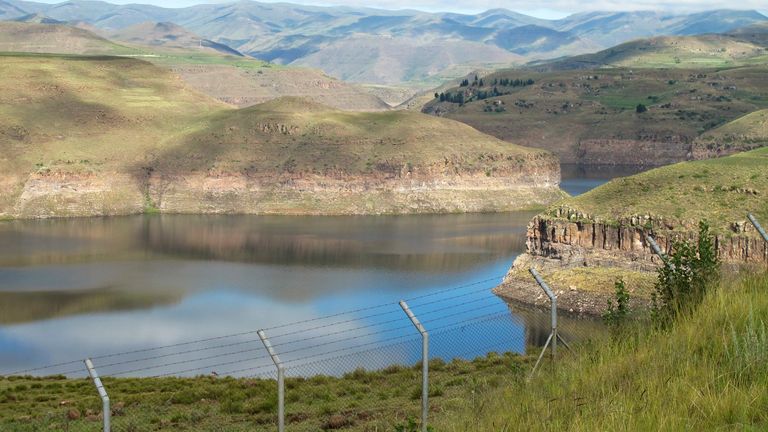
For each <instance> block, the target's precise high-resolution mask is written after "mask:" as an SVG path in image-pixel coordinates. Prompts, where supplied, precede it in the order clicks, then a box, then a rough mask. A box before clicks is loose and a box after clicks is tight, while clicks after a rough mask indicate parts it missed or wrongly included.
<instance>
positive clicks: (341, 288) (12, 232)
mask: <svg viewBox="0 0 768 432" xmlns="http://www.w3.org/2000/svg"><path fill="white" fill-rule="evenodd" d="M583 177H588V176H583ZM587 181H588V182H590V183H585V182H587ZM604 181H605V179H602V180H601V179H597V178H589V179H585V178H578V174H577V175H576V176H575V177H570V178H569V177H566V181H565V182H564V188H565V189H566V190H570V191H571V193H573V191H579V190H584V189H586V188H588V187H589V185H590V184H594V185H596V184H599V183H601V182H604ZM532 216H533V214H532V213H527V212H516V213H507V214H470V215H439V216H393V217H258V216H136V217H122V218H92V219H71V220H44V221H12V222H2V223H0V373H3V372H4V373H11V372H17V371H21V370H25V369H28V368H32V367H35V366H39V365H48V364H55V363H60V362H67V361H69V360H73V359H81V358H84V357H86V356H97V357H98V356H100V355H104V354H110V353H115V352H126V351H134V350H145V349H147V348H152V347H161V346H167V345H176V344H184V345H179V346H173V347H168V348H162V349H157V350H151V351H142V352H138V353H133V354H126V355H123V356H119V357H107V358H103V359H98V360H97V362H96V363H97V365H99V364H101V365H102V368H103V369H102V374H106V375H111V374H115V375H123V376H153V375H158V374H180V375H194V374H200V373H210V372H212V371H216V372H217V373H220V374H223V373H232V374H233V375H248V374H258V373H259V371H261V370H263V369H262V368H264V367H268V366H269V364H268V360H264V359H263V353H262V352H259V350H261V349H262V347H261V344H260V342H259V340H258V338H257V337H256V335H255V333H254V331H255V330H256V329H260V328H267V329H270V330H269V331H268V332H269V334H271V335H272V336H273V337H274V339H275V340H274V341H273V343H275V344H277V345H279V346H280V349H279V351H281V352H283V353H284V354H283V360H284V361H287V362H291V361H295V362H297V364H298V363H299V362H302V363H306V362H307V361H309V360H304V359H312V358H316V359H319V360H322V359H328V358H330V357H331V356H339V355H343V354H345V353H347V354H348V353H351V352H359V351H363V350H365V349H367V347H370V348H376V347H380V346H382V345H387V346H391V350H390V351H387V354H386V355H382V354H381V352H378V353H369V354H367V357H366V355H365V354H361V355H357V356H356V357H355V358H354V359H347V361H346V363H343V362H340V361H334V362H326V363H327V364H324V365H319V366H317V368H319V370H315V369H313V370H305V371H304V372H302V373H307V374H309V373H337V372H340V371H344V370H348V369H350V368H353V367H357V366H365V365H368V366H371V365H378V364H379V363H381V365H385V364H388V363H395V362H405V363H407V362H412V361H415V360H416V359H417V357H418V349H416V348H413V349H411V348H412V347H411V345H413V344H417V343H418V341H417V340H415V339H414V336H415V335H416V334H415V333H414V330H413V328H412V327H410V323H409V322H408V321H405V320H404V319H403V313H402V311H401V310H400V309H399V307H398V306H397V305H396V303H395V302H396V301H397V300H399V299H403V298H404V299H409V304H411V307H412V309H413V310H414V311H415V312H416V313H417V315H419V316H420V317H422V320H423V321H425V325H426V326H427V327H428V328H429V329H430V330H433V331H435V333H437V334H436V337H435V338H434V339H433V344H434V345H433V350H432V351H433V354H434V355H436V356H444V357H452V356H458V355H463V353H464V351H466V355H467V356H469V355H474V354H477V353H478V352H479V351H482V350H492V349H497V350H517V351H523V350H524V349H525V346H526V344H531V343H536V342H537V340H538V339H540V338H541V337H542V331H540V329H539V328H538V327H537V325H536V324H532V322H533V321H536V320H533V321H532V320H531V319H529V318H526V317H523V316H515V315H512V314H511V313H510V312H509V308H508V307H507V305H505V304H504V303H503V302H502V301H501V300H499V299H498V298H496V297H495V296H493V295H492V294H490V291H489V290H490V288H491V287H493V286H495V285H497V284H498V283H499V282H500V280H501V278H502V277H503V275H504V273H505V272H506V271H507V269H508V268H509V266H510V264H511V263H512V261H513V260H514V258H515V257H516V256H517V255H518V254H519V253H521V252H522V251H523V250H524V249H525V238H524V232H525V226H526V224H527V222H528V221H529V220H530V218H531V217H532ZM478 281H482V282H479V283H478ZM469 284H472V285H469ZM467 285H469V286H467ZM446 290H447V291H446ZM358 309H362V310H358ZM350 310H358V311H357V312H353V313H348V314H344V315H339V316H338V317H332V318H328V319H320V318H321V317H324V316H328V315H334V314H339V313H341V312H346V311H350ZM296 321H307V322H305V323H304V324H300V325H294V326H291V327H279V328H275V329H271V328H273V327H276V326H280V325H282V324H285V323H291V322H296ZM457 324H466V326H465V327H463V328H462V329H459V330H456V329H455V328H454V327H455V326H456V325H457ZM440 329H450V331H449V332H448V333H446V334H444V335H442V336H441V335H440ZM446 331H448V330H446ZM222 335H231V336H229V337H227V338H221V339H213V338H218V337H220V336H222ZM483 335H486V337H483ZM487 335H495V337H494V338H489V337H487ZM545 335H546V334H545V333H544V336H545ZM502 336H503V337H502ZM199 339H211V340H206V341H202V342H198V343H195V344H186V342H187V341H191V340H199ZM406 348H407V349H406ZM462 350H464V351H462ZM185 351H190V352H189V353H186V354H185V353H184V352H185ZM115 360H118V361H115ZM257 360H258V361H257ZM265 362H267V363H265ZM114 363H121V364H114ZM110 364H113V366H107V365H110ZM307 367H309V366H307ZM80 369H81V368H80V366H79V365H78V364H70V365H62V366H57V367H54V368H50V369H45V370H39V371H33V373H36V374H53V373H67V374H69V375H72V376H77V375H82V372H81V371H80ZM297 369H298V368H297ZM305 369H306V367H305Z"/></svg>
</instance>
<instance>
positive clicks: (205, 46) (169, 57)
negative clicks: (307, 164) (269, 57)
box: [0, 22, 389, 111]
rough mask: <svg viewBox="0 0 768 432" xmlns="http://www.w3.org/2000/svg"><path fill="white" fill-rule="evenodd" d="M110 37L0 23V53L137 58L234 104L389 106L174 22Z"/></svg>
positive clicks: (368, 108)
mask: <svg viewBox="0 0 768 432" xmlns="http://www.w3.org/2000/svg"><path fill="white" fill-rule="evenodd" d="M80 25H81V26H83V27H87V26H86V25H83V24H80ZM113 36H115V37H117V38H118V39H119V40H121V41H122V42H121V43H120V44H118V43H115V42H112V41H111V40H108V39H105V38H103V37H101V36H98V35H96V34H95V33H93V32H91V31H89V30H87V29H84V28H76V27H71V26H68V25H64V24H40V23H34V22H24V23H21V22H0V52H27V53H56V54H73V55H117V56H126V57H136V58H141V59H143V60H146V61H149V62H151V63H153V64H156V65H158V66H161V67H163V68H165V69H167V70H170V71H172V72H174V73H176V74H178V75H179V76H181V77H182V78H183V79H184V80H185V81H186V83H187V84H188V85H189V86H190V87H192V88H194V89H196V90H198V91H201V92H203V93H205V94H208V95H209V96H212V97H214V98H216V99H219V100H220V101H223V102H226V103H229V104H232V105H235V106H238V107H245V106H251V105H255V104H258V103H262V102H265V101H268V100H271V99H275V98H278V97H281V96H299V95H301V96H306V97H309V98H312V99H313V100H315V101H318V102H321V103H325V104H328V105H331V106H335V107H338V108H342V109H351V110H362V111H381V110H386V109H389V105H387V104H386V103H384V102H383V101H382V100H381V99H379V98H378V97H376V96H375V95H373V94H372V93H370V92H368V91H367V90H366V89H364V88H362V87H359V86H355V85H351V84H347V83H344V82H342V81H339V80H337V79H334V78H330V77H328V76H327V75H325V74H323V73H322V72H320V71H318V70H315V69H309V68H301V67H285V66H279V65H275V64H271V63H267V62H264V61H261V60H256V59H254V58H250V57H243V56H242V55H241V54H240V53H238V52H236V51H232V50H230V49H229V48H228V47H226V46H224V45H220V44H217V43H215V42H212V41H208V40H203V41H202V48H201V46H200V45H201V42H200V39H199V38H198V37H197V36H196V35H194V34H192V33H191V32H189V31H187V30H186V29H184V28H182V27H179V26H175V25H172V24H168V23H164V24H156V23H144V24H141V25H138V26H136V27H131V28H127V29H123V30H121V31H119V32H116V34H114V35H113Z"/></svg>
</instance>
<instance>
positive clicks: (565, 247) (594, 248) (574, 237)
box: [526, 209, 768, 271]
mask: <svg viewBox="0 0 768 432" xmlns="http://www.w3.org/2000/svg"><path fill="white" fill-rule="evenodd" d="M557 212H558V215H559V216H561V217H564V219H563V218H551V217H546V216H537V217H535V218H534V219H533V220H532V221H531V222H530V224H529V225H528V231H527V243H526V244H527V246H528V253H529V254H531V255H533V256H540V257H544V258H552V259H558V260H562V261H563V263H564V265H610V266H615V267H628V268H635V269H638V270H650V271H652V270H654V269H655V268H656V266H658V265H659V262H660V261H659V257H658V256H656V255H655V254H654V253H653V252H652V250H651V249H650V245H649V244H648V242H647V241H646V236H648V235H651V236H653V238H654V240H656V242H657V243H658V244H659V246H660V247H661V248H662V250H664V251H665V252H669V251H670V248H671V246H672V243H673V241H674V240H675V239H684V240H691V241H693V240H696V238H697V234H696V228H695V227H693V226H680V227H678V226H674V225H672V224H670V223H669V221H666V220H663V219H654V218H652V217H648V216H637V217H632V218H628V219H622V220H619V221H618V222H617V223H612V224H607V223H605V222H595V221H594V220H591V219H590V218H588V217H584V216H585V215H583V214H579V213H576V212H573V211H570V210H568V209H558V210H557ZM654 227H661V228H654ZM715 247H716V249H717V253H718V256H719V257H720V259H721V260H722V261H723V262H726V263H733V264H741V263H748V264H761V263H764V264H766V263H768V244H767V243H766V242H765V241H763V239H762V238H761V237H759V236H758V235H757V233H756V231H755V230H754V229H753V227H752V226H751V225H749V224H744V223H734V224H732V232H730V233H728V234H718V235H716V236H715Z"/></svg>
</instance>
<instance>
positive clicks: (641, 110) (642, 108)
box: [635, 104, 648, 114]
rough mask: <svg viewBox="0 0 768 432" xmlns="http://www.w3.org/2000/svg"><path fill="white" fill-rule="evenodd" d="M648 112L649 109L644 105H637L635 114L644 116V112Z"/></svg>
mask: <svg viewBox="0 0 768 432" xmlns="http://www.w3.org/2000/svg"><path fill="white" fill-rule="evenodd" d="M646 111H648V108H647V107H646V106H645V105H643V104H637V107H636V108H635V112H637V113H638V114H642V113H644V112H646Z"/></svg>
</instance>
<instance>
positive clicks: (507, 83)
mask: <svg viewBox="0 0 768 432" xmlns="http://www.w3.org/2000/svg"><path fill="white" fill-rule="evenodd" d="M535 83H536V82H535V81H534V80H532V79H530V78H529V79H527V80H521V79H509V78H502V79H498V78H497V79H494V80H493V85H501V86H504V87H525V86H529V85H534V84H535Z"/></svg>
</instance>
